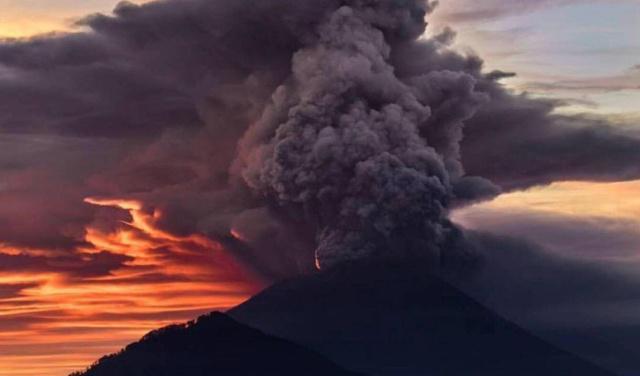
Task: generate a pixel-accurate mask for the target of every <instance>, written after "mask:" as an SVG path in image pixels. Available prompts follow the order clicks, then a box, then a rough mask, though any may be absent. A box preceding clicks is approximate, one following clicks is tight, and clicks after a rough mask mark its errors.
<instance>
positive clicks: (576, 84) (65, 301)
mask: <svg viewBox="0 0 640 376" xmlns="http://www.w3.org/2000/svg"><path fill="white" fill-rule="evenodd" d="M137 3H142V1H138V2H137ZM441 3H442V4H441V6H440V7H439V9H438V10H437V11H436V12H435V13H434V14H433V15H432V16H430V17H431V18H430V21H431V22H430V24H431V25H430V29H429V33H431V34H437V33H438V32H440V31H441V30H442V29H443V28H444V27H445V26H451V27H452V28H453V29H455V30H456V31H457V32H458V38H457V42H456V45H455V48H457V49H459V50H460V51H469V50H473V51H476V52H477V53H478V54H479V55H480V56H482V57H483V58H484V59H485V61H486V70H487V71H490V70H494V69H499V70H502V71H506V72H516V73H517V76H515V77H512V78H508V79H506V80H505V81H504V83H505V84H506V85H507V86H509V87H510V88H512V89H513V90H514V91H517V92H521V91H526V92H528V93H529V94H530V95H532V96H534V97H544V98H553V99H557V100H558V101H562V103H563V105H562V106H560V107H559V108H558V109H556V111H558V112H559V113H563V114H587V115H586V116H588V117H590V118H591V117H592V118H594V119H603V120H606V121H607V122H610V123H611V124H613V125H612V126H615V127H619V128H620V129H621V130H622V131H623V132H626V133H628V134H632V135H637V134H638V132H640V108H639V107H638V104H640V38H639V36H640V3H639V2H638V1H637V0H601V1H598V0H591V1H589V0H564V1H561V0H549V1H545V0H517V1H516V0H488V1H477V0H444V1H441ZM115 5H116V1H111V0H28V1H22V0H0V37H2V38H3V39H6V40H12V39H14V38H18V39H22V38H31V37H33V36H35V35H39V34H43V33H51V32H58V33H66V32H72V31H78V30H83V28H84V26H78V25H77V24H76V22H77V21H78V20H79V19H80V18H82V16H84V15H87V14H90V13H95V12H110V10H111V9H113V8H114V6H115ZM6 43H9V42H6ZM79 43H80V42H79ZM2 51H4V50H0V54H2V53H3V52H2ZM188 56H190V55H188ZM11 74H13V72H12V71H10V70H8V69H5V66H4V65H2V64H0V78H2V77H3V76H5V75H6V76H9V75H11ZM63 79H64V76H63ZM34 81H36V79H34ZM87 82H88V85H90V84H91V81H90V78H87ZM116 86H117V85H114V88H113V89H112V91H113V92H114V93H116V92H119V91H118V90H120V89H121V87H116ZM51 90H56V88H55V87H53V88H51ZM109 90H111V88H110V89H109ZM158 90H167V91H168V90H169V89H167V88H166V87H158ZM230 90H233V89H232V88H231V89H230ZM66 94H67V93H62V94H60V95H61V97H62V96H64V95H66ZM182 94H183V93H182V92H181V91H180V89H177V90H176V92H175V93H173V92H171V100H170V101H166V102H162V103H161V104H162V105H166V106H169V107H170V106H173V105H175V106H176V108H177V107H179V106H178V105H179V103H181V101H182V100H183V99H184V97H183V96H182ZM26 100H28V99H26ZM61 100H62V99H61ZM93 100H95V101H98V100H99V98H90V99H89V101H93ZM152 100H153V99H152ZM114 102H115V100H114ZM91 103H93V102H91ZM170 110H171V109H170ZM47 111H50V113H55V114H57V112H56V109H55V108H51V109H49V108H47ZM60 111H63V110H60ZM132 111H135V108H134V109H132ZM176 111H177V110H176ZM47 113H49V112H45V115H46V114H47ZM155 115H156V116H158V118H161V117H162V116H163V114H162V113H158V114H155ZM177 115H178V117H179V120H180V121H183V120H184V121H185V122H187V121H188V120H189V119H188V116H187V115H184V116H182V115H181V114H177ZM10 116H11V115H10V114H9V115H3V114H0V120H3V119H7V118H10ZM98 116H99V115H96V118H95V119H98V120H96V121H99V118H98ZM34 119H35V120H34V122H35V123H36V124H26V125H25V126H26V127H27V128H28V129H30V130H31V129H40V128H38V127H40V126H41V124H40V123H38V121H42V123H45V120H43V119H40V118H37V117H35V118H34ZM92 119H94V118H92ZM74 120H78V123H79V124H80V123H81V121H82V119H74ZM74 124H75V123H74ZM43 127H44V126H43ZM74 127H75V125H74ZM70 129H71V128H70ZM78 129H82V131H78V132H77V133H78V134H80V135H82V136H84V135H85V133H86V132H88V131H86V129H85V128H81V125H80V126H77V127H75V128H73V129H72V131H70V132H68V133H65V134H60V135H57V134H55V135H54V134H50V133H46V132H43V133H40V134H35V135H34V133H35V132H34V133H31V134H30V133H28V132H22V131H16V130H15V129H9V130H6V129H4V128H3V129H2V133H1V134H0V228H1V229H0V376H19V375H25V376H61V375H66V374H68V373H69V372H71V371H75V370H78V369H82V368H84V367H85V366H87V365H89V364H90V363H91V362H92V361H94V360H96V359H97V358H98V357H99V356H101V355H103V354H106V353H110V352H113V351H115V350H118V349H119V348H120V347H121V346H122V345H124V344H126V343H128V342H131V341H132V340H135V339H137V338H139V337H140V336H141V335H143V334H144V333H146V332H148V331H149V330H152V329H154V328H157V327H159V326H162V325H165V324H168V323H174V322H181V321H185V320H189V319H192V318H194V317H196V316H197V315H198V314H201V313H204V312H208V311H211V310H215V309H225V308H228V307H231V306H234V305H236V304H238V303H240V302H242V301H243V300H244V299H246V298H247V297H249V296H251V295H252V294H253V293H255V292H256V291H258V290H259V289H260V288H262V287H264V286H265V283H266V281H267V280H269V278H265V274H269V275H279V274H285V273H280V270H276V271H274V268H275V269H277V268H276V267H274V268H271V269H270V270H269V272H273V273H264V271H262V270H259V271H256V270H250V268H248V267H246V266H243V263H242V262H240V261H239V257H238V255H232V254H230V252H228V251H227V249H226V245H225V244H226V243H225V242H233V241H236V240H238V239H240V240H245V238H246V239H248V240H247V242H250V241H259V240H260V239H257V240H254V239H251V234H244V233H243V232H242V227H243V223H244V222H243V221H242V220H239V221H238V223H237V226H236V227H234V228H233V229H227V228H224V231H223V230H220V231H218V229H219V225H218V222H217V221H218V219H217V218H211V219H209V220H208V222H207V224H208V225H210V226H209V227H207V229H206V230H204V229H203V230H202V231H201V233H193V232H191V231H190V229H191V228H190V227H189V226H187V225H184V224H183V223H182V222H180V220H182V219H184V218H183V212H181V211H180V210H178V209H175V208H176V207H178V206H180V207H184V206H188V207H189V208H194V210H200V211H202V212H204V211H206V210H208V208H207V207H206V205H205V207H202V208H200V207H198V205H199V204H198V202H199V201H198V200H199V199H202V198H209V197H208V196H206V195H205V194H204V193H203V194H202V196H198V197H196V198H190V197H188V198H180V199H176V201H179V203H180V205H178V204H176V203H175V202H169V203H167V201H166V200H165V198H166V197H173V196H171V193H172V192H173V190H174V189H176V188H174V186H173V185H172V184H173V182H174V181H178V180H181V179H183V177H184V176H187V177H190V176H191V175H189V173H186V172H184V171H185V166H188V167H189V168H190V171H191V170H192V171H195V174H196V175H197V179H194V183H193V187H195V188H194V189H200V188H202V187H204V186H208V185H215V177H212V176H209V175H210V174H211V172H210V171H209V170H208V166H205V165H197V164H192V162H190V157H191V156H192V154H196V153H198V152H196V151H194V150H191V149H190V147H189V146H188V145H187V146H184V145H183V146H179V145H178V146H176V149H175V150H174V151H172V152H173V153H174V154H171V155H167V154H165V151H164V149H163V145H164V146H166V145H171V146H175V145H174V143H177V141H175V140H176V139H179V137H180V136H176V137H178V138H176V137H174V136H175V134H168V133H167V134H163V135H162V136H161V137H158V138H159V139H160V141H159V142H158V144H157V145H156V144H153V145H152V146H150V147H149V148H148V149H145V151H144V153H140V154H138V155H135V156H130V155H127V153H126V148H127V147H129V145H128V144H127V142H126V141H121V140H122V139H123V138H124V137H122V138H119V137H121V136H122V135H130V134H131V135H135V136H136V137H138V136H139V135H138V134H137V133H135V132H137V131H136V130H131V129H127V127H125V126H123V129H121V130H118V131H117V132H120V133H118V134H117V135H115V136H114V134H110V133H108V131H105V132H103V133H100V132H98V131H96V134H93V133H92V134H91V135H92V136H95V137H94V138H92V139H91V141H90V142H89V141H87V139H86V138H83V137H80V136H77V135H75V134H72V133H73V132H75V131H76V130H78ZM143 131H145V130H144V129H143ZM83 132H85V133H83ZM128 132H130V133H128ZM187 132H188V131H187ZM176 134H177V132H176ZM140 139H143V136H140ZM144 142H147V140H146V139H144ZM149 144H150V145H151V142H149ZM96 145H98V146H96ZM202 153H203V155H202V156H200V155H199V157H202V158H203V159H206V158H207V157H209V156H210V155H212V154H213V151H211V150H207V151H204V152H202ZM79 155H80V156H83V157H82V158H78V156H79ZM51 156H55V158H54V157H51ZM606 157H607V156H605V155H603V156H602V158H606ZM169 158H174V159H172V161H171V163H170V167H171V169H170V170H167V169H164V170H160V171H158V170H157V166H158V165H156V164H155V163H156V160H161V161H165V160H168V159H169ZM115 159H118V160H119V161H124V163H122V164H121V165H120V166H118V167H117V168H111V167H109V173H108V174H103V175H100V174H96V173H95V172H94V171H96V170H101V169H102V167H104V166H110V163H111V161H112V160H115ZM220 163H224V162H220ZM70 166H73V167H72V168H71V167H70ZM138 168H140V169H141V170H144V174H141V175H138V174H137V173H134V171H138V170H137V169H138ZM105 169H106V168H105ZM185 174H186V175H185ZM133 175H135V176H133ZM587 180H588V179H587ZM602 180H612V179H602ZM613 180H615V179H613ZM123 182H124V183H123ZM154 184H164V185H165V186H166V189H163V190H162V191H159V192H157V193H154V194H153V196H152V200H151V201H144V200H143V199H142V198H141V197H138V196H136V194H130V193H131V192H137V191H144V190H145V188H146V187H148V186H150V185H154ZM123 185H125V186H126V188H123ZM139 187H142V188H141V189H138V188H139ZM203 191H204V189H203ZM125 192H126V194H125ZM212 199H213V200H215V201H216V202H218V201H223V202H224V201H225V200H226V199H227V198H226V197H218V196H215V197H213V198H212ZM143 201H144V202H143ZM174 204H175V205H174ZM228 205H229V206H230V207H231V206H233V203H231V202H229V203H228ZM229 210H232V209H229ZM254 214H255V215H254ZM260 215H263V214H262V213H258V212H256V213H251V215H247V216H246V218H244V219H243V220H245V221H247V222H249V221H253V220H254V219H255V218H260ZM175 218H180V219H179V220H175ZM453 218H454V220H455V221H456V222H458V223H460V224H462V225H464V226H465V227H467V228H470V229H476V230H487V231H490V232H493V233H497V234H502V235H516V236H519V237H523V238H525V239H526V240H530V241H532V242H538V243H541V244H542V245H543V246H545V248H546V249H549V250H551V251H552V252H556V253H558V254H561V255H562V256H563V257H568V258H576V259H580V260H588V261H589V262H593V263H595V264H597V263H603V265H605V264H606V265H612V264H611V263H613V264H615V265H619V269H620V272H621V273H626V274H629V275H630V276H631V277H630V278H635V279H636V280H637V279H640V273H638V272H637V270H639V269H637V268H640V257H639V256H640V253H639V252H640V181H623V182H597V183H596V182H589V181H581V182H555V183H553V184H550V185H547V186H539V187H534V188H531V189H529V190H526V191H516V192H512V193H507V194H504V195H501V196H499V197H498V198H496V199H494V200H493V201H490V202H484V203H480V204H477V205H474V206H471V207H467V208H464V209H462V210H459V211H455V212H454V213H453ZM184 221H185V222H188V218H187V219H184ZM178 222H180V223H178ZM247 227H248V226H247ZM212 228H214V229H215V231H214V230H210V229H212ZM168 229H171V231H170V230H168ZM198 229H199V230H200V229H202V226H201V227H199V228H198ZM231 230H234V231H231ZM221 233H223V234H222V235H220V234H221ZM263 240H264V239H263ZM275 242H277V240H274V244H275ZM291 267H292V268H294V266H291ZM635 267H637V268H636V269H635V273H634V268H635ZM627 303H628V304H631V305H632V306H633V308H634V309H635V310H637V311H635V312H639V313H640V301H633V302H627ZM636 317H637V318H638V319H637V320H638V322H637V324H638V325H640V315H636Z"/></svg>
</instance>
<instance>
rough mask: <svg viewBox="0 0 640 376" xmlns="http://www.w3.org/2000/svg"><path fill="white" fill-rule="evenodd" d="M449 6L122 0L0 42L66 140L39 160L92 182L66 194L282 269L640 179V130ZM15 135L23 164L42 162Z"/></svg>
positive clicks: (3, 113) (268, 269)
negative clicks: (46, 30) (536, 197)
mask: <svg viewBox="0 0 640 376" xmlns="http://www.w3.org/2000/svg"><path fill="white" fill-rule="evenodd" d="M435 8H436V2H427V1H420V0H308V1H303V0H295V1H294V0H268V1H267V0H265V1H251V0H234V1H228V0H182V1H178V0H165V1H156V2H151V3H147V4H144V5H134V4H131V3H127V2H123V3H121V4H119V5H118V6H117V8H116V9H115V11H114V14H113V15H110V16H107V15H101V14H97V15H92V16H89V17H87V18H85V19H83V20H81V21H79V25H80V26H82V27H84V28H85V29H86V30H83V31H78V32H74V33H68V34H60V35H46V36H40V37H35V38H31V39H26V40H6V41H2V42H0V129H1V130H2V131H3V132H5V134H7V135H9V134H11V135H13V136H12V137H14V138H13V139H12V140H19V138H15V137H16V136H15V134H20V135H22V136H24V135H28V136H31V139H30V142H32V139H33V137H36V136H37V137H40V138H42V139H46V140H48V141H47V142H49V144H51V145H53V146H52V148H54V147H55V150H58V149H60V150H65V152H64V158H65V161H64V163H58V161H56V160H55V158H52V159H48V158H46V159H42V158H40V159H38V161H39V162H38V168H39V169H42V170H46V171H47V174H46V175H38V174H36V175H34V176H36V177H37V178H38V179H50V178H49V176H53V178H51V179H55V181H58V180H64V181H69V182H77V183H74V190H73V192H74V194H73V195H69V198H68V200H69V202H66V203H64V204H61V203H59V202H56V206H55V207H56V208H60V207H76V206H77V205H82V203H81V200H78V197H89V196H91V197H120V198H125V199H128V200H136V201H138V202H140V203H141V205H142V208H141V210H147V211H149V212H158V213H162V215H158V216H153V220H154V221H156V223H154V225H155V226H158V227H159V228H162V229H163V230H164V231H166V232H169V233H173V234H178V235H186V234H194V233H198V234H204V235H207V236H209V237H211V238H213V239H215V240H218V241H219V242H221V243H223V244H225V245H226V247H227V248H228V249H230V250H231V251H235V252H236V254H237V255H238V257H239V258H241V259H243V260H245V261H246V262H247V264H249V265H251V266H253V267H254V268H255V269H256V270H257V271H258V272H260V273H261V274H263V275H264V276H266V277H269V278H271V277H278V276H282V275H287V274H291V273H294V272H299V271H301V270H303V269H305V268H308V267H309V265H312V264H313V261H315V262H316V264H317V265H318V266H319V267H320V268H329V267H332V266H334V265H336V264H339V263H342V262H345V261H352V260H356V259H360V258H363V257H372V256H374V257H375V256H383V257H393V256H396V257H423V258H426V259H428V260H431V261H432V262H433V264H434V265H440V264H443V263H444V264H447V263H449V262H453V263H455V262H457V261H460V260H463V261H464V260H467V261H468V260H470V259H472V257H471V256H470V250H469V246H468V244H466V243H465V240H464V236H463V233H462V231H460V230H459V229H458V228H456V227H455V226H454V225H453V224H452V223H451V222H450V221H449V220H448V211H449V210H450V209H451V208H452V207H455V206H460V205H465V204H467V203H469V202H474V201H477V200H483V199H486V198H491V197H494V196H495V195H497V194H499V193H500V192H501V191H503V190H510V189H520V188H526V187H530V186H534V185H537V184H546V183H549V182H551V181H555V180H562V179H567V178H572V179H588V180H598V179H600V180H602V179H606V180H621V179H629V178H634V177H640V170H639V169H638V166H640V163H639V162H640V140H638V139H637V138H635V137H634V136H633V135H628V134H624V133H622V131H620V130H616V129H615V128H614V127H611V126H610V124H608V123H607V122H605V121H603V120H601V119H591V118H586V117H583V116H561V115H556V114H555V113H554V109H555V108H557V107H558V106H560V105H561V103H559V102H557V101H551V100H544V99H533V98H530V97H528V96H527V95H525V94H522V95H516V94H514V93H512V92H511V91H509V90H507V89H505V88H504V87H503V86H502V85H501V84H500V82H499V80H500V79H502V78H505V77H509V76H511V74H510V73H505V72H484V71H483V63H482V60H481V59H480V58H479V57H477V56H475V55H473V54H470V53H469V54H467V55H465V54H462V53H460V52H457V51H455V50H454V49H452V48H451V46H450V45H451V43H452V42H453V40H454V38H455V33H454V32H453V31H452V30H450V29H446V30H444V31H442V32H441V33H440V34H436V35H433V36H426V34H425V29H426V26H427V24H426V21H425V19H428V15H429V14H430V13H431V12H433V11H434V9H435ZM25 98H29V100H28V101H26V100H25ZM1 137H8V136H1ZM69 140H74V142H79V141H77V140H82V148H78V150H77V151H75V149H68V148H65V147H64V145H65V143H69V142H70V141H69ZM14 146H15V149H16V151H15V153H13V154H12V158H13V159H14V160H15V161H13V164H12V166H15V165H27V166H31V165H33V163H31V161H32V159H33V158H34V154H33V153H24V152H21V151H20V150H21V149H20V145H18V144H15V142H14ZM86 150H91V151H92V153H91V154H87V153H86V152H85V151H86ZM98 151H99V152H98ZM0 153H1V152H0ZM603 153H606V154H607V155H608V156H609V157H608V158H607V161H606V163H605V162H603V161H602V160H601V158H599V156H600V155H601V154H603ZM94 154H95V160H94V159H92V158H94V157H93V155H94ZM0 169H2V173H3V174H5V175H6V176H8V177H9V178H11V176H12V174H14V169H13V167H11V166H4V165H2V166H0ZM11 192H13V191H11V190H6V192H2V194H4V195H10V194H13V193H11ZM46 194H47V192H41V191H39V190H34V191H33V192H31V191H28V192H26V193H25V192H22V193H20V194H19V196H14V197H11V199H12V200H13V202H16V201H20V200H23V201H25V202H29V200H31V201H32V200H33V199H34V196H37V197H42V196H43V195H46ZM65 197H66V196H63V195H61V198H60V199H59V200H63V199H66V198H65ZM7 199H9V198H7ZM48 209H49V208H47V206H46V204H45V205H43V207H42V208H40V210H42V211H44V212H46V211H47V210H48ZM2 210H5V209H2V208H0V216H3V215H4V214H3V213H2ZM56 210H58V209H56ZM84 215H85V217H82V216H80V215H75V216H74V222H73V223H72V224H69V223H61V222H64V221H59V218H60V215H56V216H52V220H51V223H47V224H43V226H42V227H43V229H45V230H46V232H50V233H51V234H50V236H47V239H56V240H57V241H59V242H60V243H61V244H66V243H65V241H63V240H66V239H68V238H72V240H73V239H75V238H74V237H76V238H77V237H78V233H81V232H82V231H81V230H82V228H84V226H86V222H90V221H91V220H92V216H91V215H90V213H84ZM42 218H48V217H47V216H46V215H45V216H43V217H42ZM54 219H55V220H54ZM17 227H20V226H17ZM17 227H16V226H14V228H17ZM70 227H72V228H73V229H75V230H76V231H70ZM76 227H77V229H76ZM0 231H2V232H7V233H0V236H1V237H2V239H14V241H13V242H14V244H12V245H14V246H20V245H21V244H20V242H21V237H20V234H13V233H8V232H10V231H12V230H11V228H7V229H4V230H0ZM230 234H232V235H233V236H230ZM43 236H44V235H43ZM58 238H60V239H58ZM69 243H72V244H74V242H73V241H69ZM314 251H315V254H314ZM67 252H74V250H73V248H72V247H70V248H69V249H68V250H67Z"/></svg>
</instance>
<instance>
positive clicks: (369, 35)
mask: <svg viewBox="0 0 640 376" xmlns="http://www.w3.org/2000/svg"><path fill="white" fill-rule="evenodd" d="M347 4H348V5H344V6H342V7H340V8H338V9H337V10H335V11H332V12H330V13H328V14H327V15H326V16H325V20H324V21H323V22H321V23H320V24H319V25H318V27H317V35H315V36H314V37H313V38H312V40H311V41H310V42H309V43H307V45H306V46H304V47H303V48H301V49H300V50H298V51H297V52H296V53H295V54H294V56H293V61H292V68H291V70H292V75H291V76H290V77H289V79H288V82H287V83H285V84H284V85H282V86H280V87H278V88H277V89H276V91H275V93H274V95H273V97H272V98H271V102H270V103H269V104H268V105H267V107H266V108H265V111H264V112H263V114H262V116H261V118H260V119H259V120H258V121H257V122H256V123H255V124H254V125H252V127H251V128H249V130H248V131H247V133H246V135H245V136H244V138H243V140H242V141H241V148H240V159H239V160H238V164H239V165H240V167H238V170H239V171H240V173H241V175H242V177H243V179H244V181H245V182H246V183H247V185H248V186H249V187H250V188H252V189H254V190H256V191H257V192H259V193H261V194H263V195H264V196H265V197H267V198H269V199H272V200H275V201H277V203H278V205H281V206H286V207H292V208H294V209H296V210H297V211H299V212H300V213H301V215H304V216H305V217H306V218H308V220H310V221H311V222H312V223H313V224H314V226H315V227H316V229H317V235H316V237H317V244H318V245H317V249H316V262H317V264H318V266H319V267H321V268H323V267H330V266H333V265H335V264H337V263H340V262H343V261H345V260H353V259H359V258H362V257H368V256H372V255H380V254H384V253H388V252H394V253H399V254H403V253H408V254H413V255H421V254H426V255H430V256H433V257H434V258H435V259H439V254H440V252H443V251H445V250H444V249H443V248H442V245H443V244H445V243H446V239H447V237H449V236H451V232H452V230H451V225H450V223H449V222H448V220H447V208H448V207H449V204H450V201H451V200H452V198H453V192H452V191H453V190H452V185H453V184H454V183H455V181H456V180H457V179H458V178H460V177H461V176H462V174H463V171H462V168H461V165H460V161H459V157H460V152H459V141H460V140H461V138H462V120H464V119H465V118H468V117H470V116H472V115H473V112H474V111H475V109H476V108H477V107H478V105H479V104H480V103H482V102H483V101H484V100H485V97H484V95H483V94H481V93H476V92H474V86H475V79H474V78H473V77H472V76H470V75H467V74H465V73H461V72H448V71H443V72H432V73H430V74H425V75H419V76H415V77H411V79H408V80H404V81H403V80H401V79H400V78H399V77H398V76H397V75H396V74H395V70H394V67H393V66H392V65H391V63H390V57H391V49H392V48H393V46H392V44H393V43H405V42H408V41H412V40H415V39H416V38H418V37H419V36H420V35H422V34H423V33H424V29H425V26H426V24H425V21H424V17H425V14H426V13H427V10H428V9H429V8H428V7H427V4H426V3H424V2H420V1H400V2H389V1H355V2H350V3H349V2H348V3H347ZM445 88H446V89H449V90H451V91H455V93H456V94H459V95H458V96H456V97H455V99H454V100H453V101H451V103H449V104H448V108H447V110H451V109H453V108H455V110H457V111H455V112H456V114H455V115H454V114H445V112H446V111H441V110H440V109H436V110H435V111H432V108H431V107H430V104H431V103H436V102H438V101H440V102H441V101H444V100H447V99H446V98H442V97H443V89H445Z"/></svg>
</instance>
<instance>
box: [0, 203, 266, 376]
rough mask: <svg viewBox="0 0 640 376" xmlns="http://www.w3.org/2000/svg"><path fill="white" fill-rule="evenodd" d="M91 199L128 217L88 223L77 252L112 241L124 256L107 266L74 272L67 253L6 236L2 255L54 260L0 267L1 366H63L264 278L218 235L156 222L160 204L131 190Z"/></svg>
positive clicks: (19, 369)
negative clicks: (34, 266)
mask: <svg viewBox="0 0 640 376" xmlns="http://www.w3.org/2000/svg"><path fill="white" fill-rule="evenodd" d="M85 202H86V203H88V204H90V205H94V206H98V207H104V208H105V210H114V208H115V209H119V210H123V211H125V212H126V213H128V216H129V217H130V220H126V221H122V222H121V223H118V224H116V226H115V227H114V229H111V230H105V229H102V228H98V226H88V227H87V228H86V235H85V242H86V245H84V246H82V247H79V248H78V249H76V253H77V254H78V255H79V259H80V260H83V259H86V260H87V261H91V260H93V258H92V257H95V256H96V255H99V254H102V253H104V252H105V251H106V252H108V253H109V254H115V255H122V256H126V258H125V259H124V260H126V261H124V262H123V263H122V265H121V266H120V267H119V268H116V269H115V270H111V271H109V272H108V273H103V274H98V275H96V274H95V273H93V274H92V273H86V274H84V273H69V272H68V269H67V267H68V265H57V264H55V263H58V264H60V263H62V264H64V263H66V262H68V261H60V260H58V259H56V258H54V257H53V256H51V255H49V254H47V253H46V252H44V251H42V252H36V251H28V250H19V249H15V248H8V247H2V246H1V245H0V255H3V254H4V255H13V256H24V257H26V256H25V255H31V256H38V257H40V258H41V259H42V260H44V261H43V262H45V263H49V264H46V265H49V266H51V268H50V270H46V268H42V270H40V269H38V270H29V271H23V272H15V271H0V287H5V288H6V289H8V290H7V291H8V292H7V293H5V294H3V291H4V290H3V289H0V375H12V376H13V375H41V376H58V375H66V374H68V373H70V372H71V371H74V370H79V369H82V368H84V367H86V366H87V365H89V364H90V363H91V362H92V361H94V360H95V359H97V358H98V357H100V356H101V355H104V354H106V353H109V352H113V351H116V350H118V349H119V348H120V347H121V346H122V345H124V344H126V343H128V342H131V341H133V340H135V339H137V338H139V337H140V336H142V335H143V334H145V333H146V332H148V331H150V330H152V329H154V328H157V327H159V326H163V325H167V324H170V323H175V322H181V321H185V320H188V319H191V318H193V317H195V316H197V315H199V314H201V313H204V312H208V311H211V310H224V309H226V308H228V307H231V306H234V305H236V304H238V303H240V302H242V301H244V300H245V299H246V298H247V297H248V296H250V295H251V294H253V293H254V292H255V291H257V289H259V288H260V287H261V286H260V285H259V283H258V282H256V281H255V280H253V279H252V278H251V276H250V275H248V274H247V273H246V272H245V271H244V270H243V269H242V268H241V267H240V266H239V265H238V264H237V263H236V262H235V261H234V259H233V258H232V257H231V256H230V255H229V254H227V252H225V250H224V249H223V247H222V246H221V245H220V244H218V243H216V242H214V241H212V240H210V239H208V238H206V237H204V236H201V235H198V234H193V235H189V236H177V235H173V234H170V233H168V232H166V231H164V230H161V229H160V228H158V226H157V225H156V223H157V221H158V220H159V219H160V218H161V217H162V213H161V212H160V211H159V210H153V209H148V208H145V207H144V205H143V203H141V202H138V201H132V200H118V199H96V198H88V199H86V200H85ZM54 264H55V265H54ZM57 266H60V268H57ZM73 267H76V265H75V264H74V265H73ZM77 267H79V268H81V267H82V265H81V264H80V266H77Z"/></svg>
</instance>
